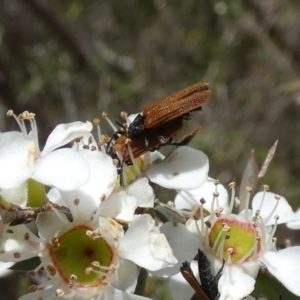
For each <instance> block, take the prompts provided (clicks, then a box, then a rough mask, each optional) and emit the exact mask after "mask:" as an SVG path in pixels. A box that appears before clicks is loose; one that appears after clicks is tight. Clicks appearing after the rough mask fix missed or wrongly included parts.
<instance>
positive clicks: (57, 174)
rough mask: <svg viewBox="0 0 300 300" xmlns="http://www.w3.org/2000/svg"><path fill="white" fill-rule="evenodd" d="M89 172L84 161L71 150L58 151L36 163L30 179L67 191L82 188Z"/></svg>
mask: <svg viewBox="0 0 300 300" xmlns="http://www.w3.org/2000/svg"><path fill="white" fill-rule="evenodd" d="M89 175H90V172H89V168H88V165H87V163H86V160H85V159H84V158H83V157H82V156H81V155H80V154H79V153H78V152H77V151H75V150H73V149H66V148H64V149H58V150H56V151H54V152H51V153H49V154H48V155H47V156H44V157H42V158H40V159H39V160H37V161H36V164H35V171H34V173H33V175H32V177H31V178H32V179H34V180H36V181H38V182H41V183H43V184H46V185H49V186H54V187H56V188H58V189H61V190H64V191H68V190H74V189H76V188H78V187H79V186H82V185H83V184H84V183H85V182H86V181H87V180H88V178H89Z"/></svg>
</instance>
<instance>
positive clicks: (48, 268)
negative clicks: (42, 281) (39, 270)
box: [46, 265, 56, 276]
mask: <svg viewBox="0 0 300 300" xmlns="http://www.w3.org/2000/svg"><path fill="white" fill-rule="evenodd" d="M46 268H47V271H48V272H49V274H50V276H55V274H56V269H55V268H54V267H53V266H50V265H47V267H46Z"/></svg>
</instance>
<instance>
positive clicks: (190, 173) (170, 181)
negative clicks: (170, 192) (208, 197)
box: [146, 146, 209, 189]
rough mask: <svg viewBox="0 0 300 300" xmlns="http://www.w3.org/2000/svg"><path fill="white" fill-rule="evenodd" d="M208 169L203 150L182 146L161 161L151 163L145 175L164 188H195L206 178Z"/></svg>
mask: <svg viewBox="0 0 300 300" xmlns="http://www.w3.org/2000/svg"><path fill="white" fill-rule="evenodd" d="M208 169H209V164H208V158H207V156H206V155H205V154H204V153H203V152H201V151H199V150H195V149H193V148H190V147H187V146H182V147H178V148H177V149H175V150H174V151H173V152H172V154H171V155H170V156H169V157H167V158H166V159H165V160H164V161H163V162H161V163H159V164H157V165H155V164H152V165H151V166H150V168H149V170H148V171H147V172H146V176H148V177H149V179H150V180H151V181H152V182H155V183H157V184H159V185H161V186H163V187H166V188H174V189H195V188H197V187H199V186H200V185H202V184H203V183H204V182H205V181H206V180H207V173H208Z"/></svg>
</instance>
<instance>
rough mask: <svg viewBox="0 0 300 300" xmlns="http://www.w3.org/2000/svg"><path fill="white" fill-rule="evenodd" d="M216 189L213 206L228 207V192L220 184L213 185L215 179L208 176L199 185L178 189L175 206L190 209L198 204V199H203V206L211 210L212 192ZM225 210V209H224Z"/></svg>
mask: <svg viewBox="0 0 300 300" xmlns="http://www.w3.org/2000/svg"><path fill="white" fill-rule="evenodd" d="M216 191H218V193H219V196H218V198H216V199H215V206H214V208H217V207H223V208H224V209H225V208H226V207H228V193H227V190H226V189H225V188H224V186H223V185H222V184H218V185H217V186H216V185H215V180H214V179H212V178H209V179H208V180H207V181H205V182H204V183H203V184H202V185H201V186H200V187H198V188H196V189H190V190H187V191H180V192H179V193H178V194H177V196H176V198H175V201H174V202H175V207H176V208H177V209H191V208H192V207H194V206H195V205H200V203H199V200H200V199H202V198H203V199H204V200H205V203H204V205H203V207H204V208H205V209H207V210H208V211H211V205H212V202H213V199H214V196H213V193H214V192H216ZM225 211H226V209H225Z"/></svg>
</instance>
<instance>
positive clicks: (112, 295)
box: [81, 287, 149, 300]
mask: <svg viewBox="0 0 300 300" xmlns="http://www.w3.org/2000/svg"><path fill="white" fill-rule="evenodd" d="M102 299H103V300H149V298H145V297H141V296H137V295H133V294H128V293H126V292H123V291H120V290H117V289H114V288H112V287H107V288H106V290H105V292H104V295H103V296H102V297H101V300H102ZM81 300H86V299H81Z"/></svg>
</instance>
